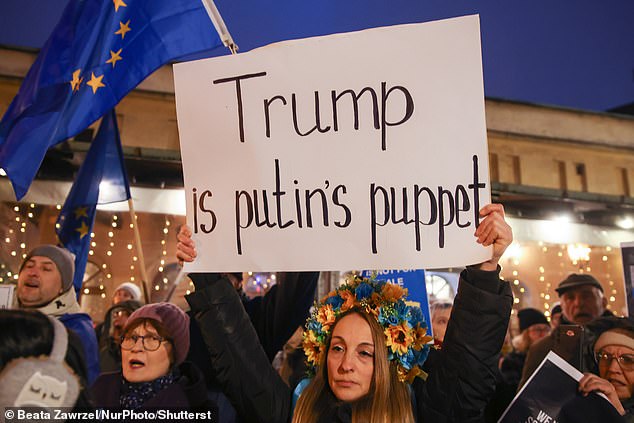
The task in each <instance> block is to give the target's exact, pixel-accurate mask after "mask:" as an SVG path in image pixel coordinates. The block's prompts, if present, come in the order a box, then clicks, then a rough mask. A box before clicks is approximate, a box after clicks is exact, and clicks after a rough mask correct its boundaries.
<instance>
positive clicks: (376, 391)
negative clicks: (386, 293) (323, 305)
mask: <svg viewBox="0 0 634 423" xmlns="http://www.w3.org/2000/svg"><path fill="white" fill-rule="evenodd" d="M351 313H355V314H357V315H359V316H361V317H362V318H363V319H364V320H365V321H366V322H367V323H368V325H369V326H370V331H371V332H372V341H373V342H374V345H378V346H385V345H386V344H385V342H386V338H385V334H384V333H383V329H382V328H381V326H380V325H379V324H378V322H377V321H376V319H375V318H374V317H372V316H370V315H369V314H368V313H366V312H364V311H363V310H361V309H358V308H353V309H351V310H350V311H347V312H346V313H342V314H341V315H340V316H339V317H338V319H337V321H336V322H335V324H334V326H333V330H332V331H331V332H330V336H329V337H328V340H327V342H326V351H325V354H322V355H321V360H320V363H319V368H318V370H317V372H316V374H315V377H314V378H313V380H312V381H311V383H310V384H309V385H308V386H307V387H306V389H305V390H304V392H302V395H301V396H300V397H299V400H298V402H297V407H296V408H295V413H294V414H293V423H316V422H317V421H319V418H320V414H321V413H323V412H324V410H329V409H330V408H331V406H332V402H331V401H335V403H339V401H338V400H337V399H336V398H334V395H333V393H332V391H331V390H330V386H328V367H327V366H326V363H327V360H328V352H329V350H330V337H331V336H332V333H333V332H334V327H335V326H336V325H337V323H338V322H339V321H340V320H341V319H342V318H343V317H345V316H347V315H348V314H351ZM351 406H352V423H361V422H363V423H366V422H369V423H394V422H399V423H401V422H403V423H414V415H413V413H412V402H411V398H410V393H409V389H408V387H407V384H405V383H404V382H401V381H400V380H399V379H398V372H397V368H396V364H395V363H394V362H392V361H390V360H388V356H387V347H383V348H380V347H379V348H375V350H374V372H373V376H372V384H371V385H370V392H368V394H367V395H365V396H364V397H363V398H361V399H359V400H357V401H355V402H353V403H351Z"/></svg>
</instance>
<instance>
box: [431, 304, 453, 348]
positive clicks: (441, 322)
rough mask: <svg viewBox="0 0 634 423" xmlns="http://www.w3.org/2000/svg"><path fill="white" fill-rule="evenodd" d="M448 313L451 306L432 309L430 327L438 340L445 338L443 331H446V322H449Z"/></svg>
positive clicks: (449, 313)
mask: <svg viewBox="0 0 634 423" xmlns="http://www.w3.org/2000/svg"><path fill="white" fill-rule="evenodd" d="M450 315H451V307H447V308H443V309H440V308H439V309H437V310H436V311H434V317H432V319H431V328H432V331H433V332H434V338H435V339H437V340H438V341H440V342H442V341H443V340H444V339H445V332H446V331H447V323H449V316H450Z"/></svg>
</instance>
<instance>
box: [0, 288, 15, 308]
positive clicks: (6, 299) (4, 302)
mask: <svg viewBox="0 0 634 423" xmlns="http://www.w3.org/2000/svg"><path fill="white" fill-rule="evenodd" d="M14 290H15V285H8V284H7V285H0V310H2V309H5V308H7V309H8V308H12V307H13V291H14Z"/></svg>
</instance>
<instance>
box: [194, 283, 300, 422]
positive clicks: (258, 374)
mask: <svg viewBox="0 0 634 423" xmlns="http://www.w3.org/2000/svg"><path fill="white" fill-rule="evenodd" d="M208 276H209V275H208V274H202V273H197V274H191V275H190V277H191V278H192V280H194V281H196V279H203V280H204V278H206V277H208ZM205 285H206V287H205V288H204V289H203V290H202V291H197V292H194V293H193V294H190V295H188V296H187V297H186V299H187V302H188V303H189V306H190V308H191V311H192V314H193V316H194V317H195V319H196V321H197V322H198V325H199V327H200V329H201V333H202V337H203V339H204V341H205V344H206V346H207V349H208V351H209V358H210V360H211V365H212V367H213V370H214V372H215V378H216V381H217V382H218V383H219V384H220V386H221V388H222V390H223V392H224V394H225V395H226V396H227V397H228V398H229V400H230V401H231V403H232V404H233V406H234V407H235V409H236V410H237V412H238V414H239V415H240V417H241V418H242V419H243V420H244V421H246V422H286V421H287V420H288V417H289V412H290V399H291V394H290V390H289V388H288V387H287V386H286V385H285V384H284V382H283V381H282V379H281V378H280V377H279V375H278V374H277V372H275V370H274V369H273V367H272V366H271V365H270V362H269V360H268V359H267V357H266V354H265V353H264V350H263V349H262V346H261V345H260V343H259V342H258V338H257V334H256V332H255V330H254V329H253V326H252V325H251V322H250V320H249V317H248V316H247V314H246V312H245V309H244V307H243V305H242V302H241V301H240V298H239V297H238V294H237V292H236V290H235V289H234V288H233V286H232V285H231V283H230V282H229V281H228V280H227V279H224V278H223V279H219V280H210V281H209V283H208V284H205Z"/></svg>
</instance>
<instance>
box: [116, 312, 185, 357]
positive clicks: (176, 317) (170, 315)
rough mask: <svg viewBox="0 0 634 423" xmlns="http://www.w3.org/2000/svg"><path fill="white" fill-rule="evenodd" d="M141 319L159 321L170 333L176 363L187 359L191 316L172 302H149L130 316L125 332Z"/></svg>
mask: <svg viewBox="0 0 634 423" xmlns="http://www.w3.org/2000/svg"><path fill="white" fill-rule="evenodd" d="M139 319H152V320H156V321H157V322H159V323H160V324H161V325H162V326H163V327H164V328H165V330H166V331H167V333H168V334H169V337H170V339H171V341H172V345H173V349H174V364H175V365H179V364H181V363H182V362H183V361H185V357H187V352H188V351H189V316H188V315H187V314H186V313H185V312H184V311H183V310H181V309H180V308H178V307H177V306H175V305H174V304H172V303H154V304H147V305H144V306H143V307H141V308H140V309H138V310H136V311H135V312H134V313H132V314H131V315H130V317H128V321H127V322H126V324H125V328H124V330H123V332H124V333H125V332H127V330H128V328H129V327H131V326H132V324H133V323H134V322H135V321H137V320H139Z"/></svg>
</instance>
